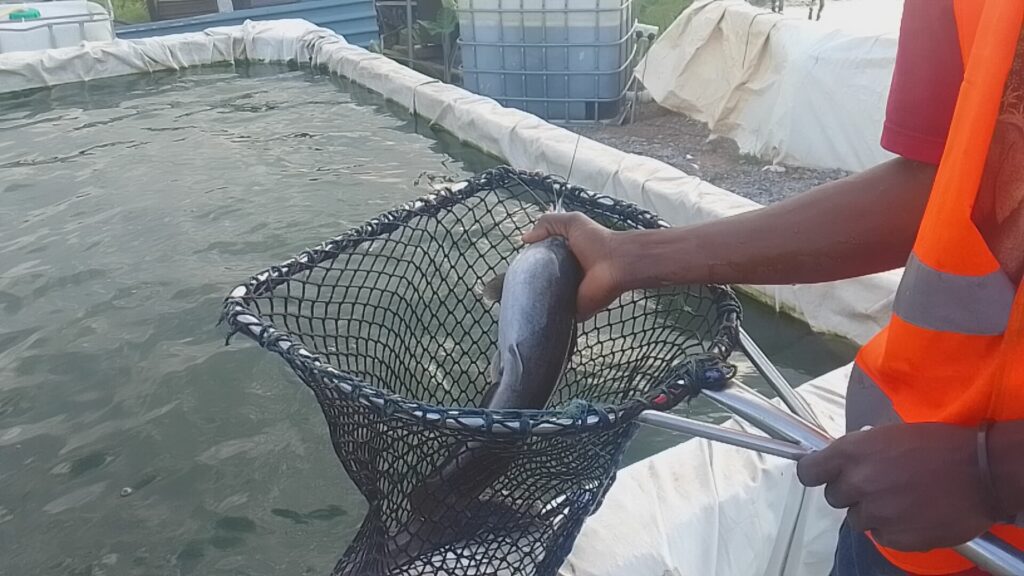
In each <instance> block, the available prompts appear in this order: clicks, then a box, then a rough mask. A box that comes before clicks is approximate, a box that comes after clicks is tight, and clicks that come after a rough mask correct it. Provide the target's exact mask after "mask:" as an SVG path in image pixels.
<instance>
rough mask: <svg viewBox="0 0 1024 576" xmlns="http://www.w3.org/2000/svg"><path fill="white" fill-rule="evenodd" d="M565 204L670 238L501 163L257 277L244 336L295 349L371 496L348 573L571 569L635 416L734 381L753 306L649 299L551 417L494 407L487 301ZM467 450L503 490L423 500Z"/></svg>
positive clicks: (605, 341) (578, 360) (598, 324)
mask: <svg viewBox="0 0 1024 576" xmlns="http://www.w3.org/2000/svg"><path fill="white" fill-rule="evenodd" d="M527 187H528V188H529V189H527ZM556 197H558V198H561V199H562V202H563V205H564V206H565V208H566V209H567V210H578V211H582V212H584V213H586V214H587V215H589V216H590V217H592V218H594V219H595V220H597V221H598V222H601V223H602V224H604V225H606V226H608V227H610V228H615V229H636V228H657V227H663V226H666V224H665V223H664V222H662V221H660V220H658V219H657V218H656V217H655V216H654V215H652V214H651V213H649V212H646V211H644V210H642V209H639V208H638V207H636V206H635V205H632V204H628V203H625V202H621V201H618V200H614V199H611V198H609V197H605V196H600V195H596V194H592V193H589V192H587V191H585V190H582V189H580V188H578V187H574V186H570V185H568V184H566V183H564V182H562V181H561V180H558V179H556V178H553V177H549V176H543V175H538V174H532V173H526V172H517V171H514V170H512V169H509V168H498V169H495V170H490V171H488V172H485V173H483V174H481V175H479V176H477V177H475V178H472V179H470V180H468V181H467V182H465V183H462V184H461V185H458V186H454V187H452V189H450V190H446V191H442V192H438V193H436V194H434V195H431V196H428V197H426V198H423V199H420V200H418V201H416V202H413V203H410V204H408V205H406V206H403V207H401V208H398V209H396V210H392V211H390V212H387V213H385V214H383V215H381V216H380V217H378V218H376V219H374V220H372V221H370V222H368V223H366V224H365V225H363V226H361V227H359V228H356V229H354V230H351V231H349V232H347V233H345V234H342V235H341V236H339V237H337V238H334V239H332V240H330V241H328V242H325V243H324V244H322V245H320V246H318V247H317V248H315V249H312V250H308V251H305V252H303V253H302V254H300V255H299V256H298V257H297V258H295V259H293V260H290V261H289V262H287V263H285V264H283V265H281V266H278V267H274V268H270V269H268V270H266V271H264V272H262V273H260V274H257V275H256V276H254V277H252V279H250V281H249V282H248V283H247V284H245V285H243V286H240V287H238V288H236V289H235V290H234V291H233V292H232V294H231V295H230V296H229V297H228V299H227V300H226V301H225V308H224V318H225V320H226V321H227V322H228V323H229V325H230V327H231V329H232V332H233V333H234V332H242V333H244V334H246V335H248V336H250V337H252V338H254V339H255V340H256V341H257V342H259V343H260V344H261V345H262V346H264V347H265V348H267V349H269V350H271V351H273V352H276V353H278V354H279V355H281V356H282V357H283V358H284V359H285V360H286V361H287V362H288V363H289V364H290V366H291V367H292V368H293V369H294V370H295V372H296V373H297V374H298V376H299V377H300V378H301V379H302V381H303V382H305V383H306V384H307V385H308V386H309V387H310V388H311V389H312V390H313V392H314V394H315V395H316V398H317V401H318V402H319V404H320V407H321V408H322V410H323V413H324V416H325V417H326V420H327V424H328V427H329V429H330V434H331V440H332V442H333V444H334V448H335V452H336V453H337V455H338V457H339V458H340V459H341V462H342V464H343V465H344V467H345V470H346V471H347V472H348V474H349V475H350V477H351V478H352V480H353V481H354V483H355V484H356V486H358V488H359V490H360V491H361V492H362V494H363V495H364V496H365V497H366V500H367V502H368V505H369V510H368V512H367V515H366V518H365V519H364V521H363V524H362V526H361V528H360V530H359V532H358V534H357V536H356V537H355V539H354V540H353V542H352V543H351V545H350V546H349V548H348V550H347V551H346V552H345V554H344V556H343V557H342V559H341V560H340V561H339V562H338V564H337V566H336V567H335V571H334V574H345V575H360V576H362V575H367V576H378V575H379V576H384V575H388V576H391V575H397V574H410V575H412V574H415V575H420V574H446V575H453V576H461V575H470V574H473V575H477V574H508V575H516V576H518V575H532V574H537V575H548V574H554V573H555V571H556V570H557V568H558V567H559V566H560V565H561V563H562V562H563V560H564V559H565V557H566V555H567V554H568V552H569V550H570V549H571V547H572V544H573V541H574V539H575V537H576V535H577V534H578V532H579V530H580V527H581V526H582V523H583V521H584V519H585V518H586V517H587V516H588V515H589V514H591V513H592V512H593V511H594V510H596V508H597V507H598V506H599V504H600V500H601V498H602V497H603V495H604V493H605V491H606V490H607V488H608V487H609V486H610V485H611V482H612V479H613V478H614V475H615V471H616V469H617V466H618V463H619V460H620V458H621V456H622V453H623V451H624V449H625V446H626V444H627V443H628V441H629V439H630V438H631V436H632V434H633V433H634V432H635V429H636V423H635V422H634V417H635V416H636V415H637V414H638V413H639V412H640V411H642V410H644V409H648V408H652V407H654V408H657V409H665V408H668V407H670V406H672V405H674V404H675V403H676V402H678V401H679V400H680V399H681V398H682V397H683V396H685V395H686V394H687V386H688V385H690V384H693V383H695V382H697V383H700V382H703V383H705V384H706V383H708V382H707V381H709V380H711V381H714V380H719V381H720V380H723V379H726V378H729V377H731V374H732V370H731V367H730V366H729V365H728V364H727V359H728V356H729V354H730V352H731V351H732V348H733V345H734V343H735V338H736V326H737V322H738V316H739V305H738V303H737V301H736V299H735V297H734V295H733V294H732V293H731V292H730V291H729V290H728V289H726V288H722V287H714V286H697V287H691V288H688V289H685V290H666V291H657V292H633V293H629V294H626V295H624V296H622V297H621V298H620V299H619V300H618V301H617V302H616V303H615V304H614V305H613V306H612V307H610V308H609V309H608V310H606V311H604V312H602V313H601V314H598V315H597V316H596V317H594V318H592V319H591V320H589V321H587V322H586V323H585V324H583V325H582V326H581V327H580V331H579V336H578V345H577V348H576V351H575V353H574V355H573V357H572V358H571V360H570V363H569V366H568V368H567V370H566V373H565V375H564V377H563V378H562V380H561V382H560V383H559V384H558V385H557V387H556V388H555V391H554V393H553V394H552V398H551V401H550V402H549V404H548V407H547V409H545V410H532V411H514V410H505V411H495V410H483V409H478V408H476V406H478V405H479V403H480V402H481V400H482V396H483V393H484V391H485V389H486V388H487V387H488V385H489V362H490V359H491V356H492V354H493V351H494V349H495V347H496V339H497V308H498V306H499V305H492V304H488V303H486V302H485V301H484V300H483V299H481V298H480V297H479V296H478V295H477V294H478V290H479V288H480V286H481V284H482V283H483V282H484V281H486V280H487V279H489V278H490V277H491V276H493V275H494V274H495V273H496V272H500V271H503V270H504V268H505V267H507V265H508V263H509V262H510V260H511V259H512V257H513V256H514V255H515V254H516V253H517V250H518V249H519V248H520V243H519V237H520V235H521V234H522V233H523V232H525V231H526V230H528V229H529V228H530V227H531V226H532V223H533V222H534V221H535V220H536V218H538V217H539V216H540V215H541V214H542V213H543V212H544V211H546V210H547V208H548V205H549V204H550V203H551V202H552V201H553V200H554V199H555V198H556ZM458 450H472V451H475V453H479V454H481V455H483V456H481V458H480V459H478V460H477V462H478V463H480V462H483V463H484V464H480V465H479V469H475V470H474V469H467V470H463V471H461V474H463V477H465V478H469V479H470V482H472V481H473V480H474V479H476V480H479V481H480V482H485V483H486V486H485V489H484V490H483V491H482V492H474V493H473V496H472V497H471V498H466V497H465V496H464V494H463V495H460V494H453V492H458V491H457V490H454V489H448V490H445V489H438V490H436V491H435V492H434V493H432V494H430V495H429V498H427V499H426V500H424V499H423V498H416V499H415V501H416V504H415V505H413V503H412V502H411V499H410V494H412V493H414V492H415V491H416V490H417V488H420V489H421V490H422V488H421V487H422V486H423V485H424V479H425V478H427V477H428V476H429V475H430V474H431V473H432V472H434V471H435V470H437V469H438V467H439V466H441V465H442V463H444V462H445V461H446V459H447V458H449V457H450V455H451V454H453V453H454V452H455V451H458Z"/></svg>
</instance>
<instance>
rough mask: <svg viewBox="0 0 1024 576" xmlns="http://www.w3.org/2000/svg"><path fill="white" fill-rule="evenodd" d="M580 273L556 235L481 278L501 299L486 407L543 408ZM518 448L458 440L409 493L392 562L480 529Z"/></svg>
mask: <svg viewBox="0 0 1024 576" xmlns="http://www.w3.org/2000/svg"><path fill="white" fill-rule="evenodd" d="M582 279H583V271H582V268H581V266H580V264H579V261H578V260H577V259H576V257H575V255H574V254H573V252H572V250H571V249H570V247H569V243H568V241H567V240H566V239H565V238H563V237H561V236H551V237H548V238H546V239H544V240H542V241H540V242H536V243H533V244H529V245H527V246H526V247H524V248H523V249H522V250H521V251H520V253H519V254H518V255H516V257H515V258H514V259H513V260H512V262H511V264H510V265H509V267H508V270H507V271H506V272H505V273H503V274H499V275H497V276H495V277H494V278H493V279H491V280H490V281H488V282H487V283H486V284H485V285H484V287H483V290H482V296H483V298H484V300H486V301H492V302H497V303H498V304H499V314H498V337H497V349H496V351H495V353H494V356H493V358H492V361H491V365H490V371H489V372H490V381H491V383H490V386H488V388H487V389H486V391H485V393H484V394H483V397H482V399H481V400H480V402H479V406H480V407H481V408H487V409H490V410H504V409H510V410H511V409H517V410H539V409H542V408H544V407H545V406H546V405H547V403H548V401H549V400H550V399H551V395H552V393H553V392H554V389H555V386H556V385H557V384H558V382H559V380H560V379H561V378H562V374H563V373H564V372H565V369H566V367H567V366H568V363H569V360H570V358H571V357H572V355H573V352H574V351H575V348H576V340H577V328H576V327H577V323H576V295H577V292H578V290H579V285H580V282H581V281H582ZM521 451H522V445H521V443H518V442H517V441H516V440H514V439H513V440H510V442H508V443H506V444H499V443H497V442H494V441H491V442H488V443H486V444H484V443H482V442H474V441H464V442H461V443H459V444H458V445H456V446H455V447H453V448H452V449H451V450H450V451H449V454H448V456H447V457H446V458H445V460H443V461H442V462H441V464H440V465H439V466H437V467H436V468H435V469H434V471H433V472H431V473H430V474H428V476H427V478H426V479H425V480H424V481H423V482H421V483H420V484H419V485H417V486H416V487H415V488H414V489H413V490H412V491H411V493H410V494H409V496H408V499H409V502H410V505H411V507H412V512H413V514H412V515H411V518H412V520H411V522H410V523H409V525H407V526H405V529H404V530H402V533H400V535H398V537H397V538H392V539H391V541H390V542H389V545H388V546H387V548H389V550H388V555H389V556H390V557H391V559H392V561H396V560H401V559H405V560H406V561H408V560H412V559H413V558H416V557H417V556H418V555H420V554H422V553H424V552H427V551H429V550H432V549H437V548H439V547H440V546H443V545H445V544H447V543H451V542H452V541H454V540H456V539H462V538H466V537H467V536H468V534H467V533H468V532H472V531H473V530H475V529H479V528H482V527H483V525H484V524H486V522H487V521H488V519H486V518H484V519H474V518H475V516H476V514H475V512H476V511H479V510H482V509H486V507H487V506H488V505H487V504H486V503H485V502H482V501H481V496H483V494H484V493H485V492H486V491H487V489H488V488H490V487H491V486H493V484H494V483H495V482H496V481H497V480H498V478H500V477H501V476H502V475H503V474H505V473H506V472H507V471H508V469H509V468H510V467H511V465H512V464H513V462H514V461H515V460H516V458H517V457H518V456H519V455H520V454H521ZM492 505H493V504H492ZM491 516H492V520H493V515H491ZM481 522H483V523H484V524H481ZM474 527H475V528H474Z"/></svg>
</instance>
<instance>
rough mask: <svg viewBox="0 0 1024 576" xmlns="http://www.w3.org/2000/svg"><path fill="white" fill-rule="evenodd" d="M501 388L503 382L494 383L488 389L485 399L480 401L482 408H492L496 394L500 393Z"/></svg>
mask: <svg viewBox="0 0 1024 576" xmlns="http://www.w3.org/2000/svg"><path fill="white" fill-rule="evenodd" d="M499 386H501V382H492V383H491V385H490V386H488V387H487V391H486V392H484V399H483V400H481V401H480V407H481V408H490V406H491V401H492V400H494V394H495V393H496V392H497V391H498V387H499Z"/></svg>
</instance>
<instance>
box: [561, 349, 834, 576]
mask: <svg viewBox="0 0 1024 576" xmlns="http://www.w3.org/2000/svg"><path fill="white" fill-rule="evenodd" d="M849 377H850V366H845V367H843V368H840V369H838V370H835V371H833V372H830V373H828V374H825V375H824V376H822V377H820V378H817V379H816V380H812V381H811V382H808V383H807V384H804V385H803V386H801V387H800V390H799V392H800V394H802V395H803V396H804V398H806V399H807V401H808V402H809V403H810V405H811V406H812V407H813V409H814V412H815V415H816V416H817V417H818V419H819V420H820V421H821V422H822V424H823V425H824V426H825V428H826V429H827V430H828V431H829V432H830V433H831V434H833V435H841V434H842V433H843V430H844V428H845V422H846V418H845V414H844V410H843V407H844V405H845V396H846V381H847V380H848V379H849ZM727 425H728V426H730V427H734V428H740V429H742V430H746V431H748V432H756V429H754V428H753V427H750V426H748V425H746V424H745V423H741V422H738V421H735V420H733V421H730V422H729V423H728V424H727ZM842 519H843V513H842V512H840V511H838V510H834V509H832V508H830V507H829V506H828V504H827V503H826V502H825V498H824V496H822V489H820V488H816V489H813V490H805V489H804V488H803V487H802V486H801V485H800V483H799V481H798V480H797V479H796V467H795V466H794V464H793V463H792V462H788V461H785V460H782V459H780V458H776V457H774V456H763V455H759V454H754V453H752V452H749V451H747V450H743V449H741V448H734V447H732V446H725V445H722V444H716V443H713V442H708V441H706V440H691V441H689V442H684V443H682V444H680V445H678V446H676V447H674V448H670V449H668V450H665V451H664V452H660V453H658V454H657V455H655V456H652V457H650V458H647V459H646V460H641V461H640V462H637V463H636V464H633V465H632V466H628V467H626V468H624V469H623V470H621V471H620V472H619V475H618V477H617V478H616V480H615V484H614V485H613V486H612V489H611V490H610V491H609V494H608V497H607V499H605V502H604V505H603V506H601V508H600V509H599V510H598V511H597V513H595V514H594V516H593V517H591V519H590V520H589V521H588V522H587V523H586V524H585V525H584V526H583V530H582V531H581V532H580V537H579V539H578V540H577V541H576V546H575V547H574V548H573V552H572V555H571V556H570V557H569V559H568V560H567V561H566V563H565V564H564V565H563V566H562V569H561V571H560V572H559V576H620V575H624V574H629V575H636V576H824V575H825V574H828V573H829V570H831V568H832V560H833V557H834V552H835V545H836V541H837V536H838V530H839V524H840V523H841V522H842Z"/></svg>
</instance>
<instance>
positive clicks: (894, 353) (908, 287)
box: [847, 0, 1024, 575]
mask: <svg viewBox="0 0 1024 576" xmlns="http://www.w3.org/2000/svg"><path fill="white" fill-rule="evenodd" d="M954 10H955V12H956V20H957V29H958V33H959V35H960V45H961V49H962V52H963V54H964V82H963V85H962V87H961V91H960V97H959V99H958V101H957V106H956V111H955V113H954V116H953V122H952V125H951V128H950V133H949V137H948V139H947V142H946V148H945V151H944V153H943V158H942V162H941V163H940V165H939V169H938V172H937V175H936V178H935V184H934V185H933V188H932V193H931V197H930V198H929V201H928V206H927V208H926V210H925V215H924V219H923V220H922V222H921V229H920V231H919V232H918V237H917V241H916V242H915V244H914V250H913V254H912V256H911V257H910V259H909V261H908V262H907V267H906V270H905V272H904V275H903V279H902V281H901V283H900V288H899V291H898V292H897V295H896V299H895V301H894V302H893V314H892V317H891V319H890V322H889V324H888V325H887V326H886V327H885V329H883V330H882V331H881V332H880V333H879V334H878V335H877V336H875V338H873V339H872V340H871V341H870V342H869V343H868V344H867V345H865V346H864V348H862V349H861V351H860V353H859V354H858V355H857V361H856V366H855V369H854V371H853V375H852V376H851V379H850V385H849V388H848V392H847V429H848V430H857V429H860V428H862V427H864V426H868V425H870V426H880V425H885V424H893V423H900V422H946V423H952V424H963V425H976V424H977V423H978V422H981V421H982V420H985V419H994V420H1015V419H1024V290H1022V289H1021V288H1020V287H1018V286H1015V285H1014V284H1013V282H1012V281H1011V280H1010V278H1009V277H1008V276H1007V275H1006V274H1005V273H1004V272H1003V270H1002V269H1001V268H1000V266H999V262H998V261H997V260H996V258H995V256H994V255H993V253H992V251H991V250H990V249H989V248H988V245H987V244H986V242H985V239H984V238H983V237H982V235H981V233H980V232H979V230H978V229H977V227H976V226H975V225H974V222H973V220H972V211H973V208H974V203H975V199H976V197H977V196H978V191H979V188H980V186H981V183H982V182H983V176H984V172H985V169H986V160H987V158H988V153H989V148H990V144H991V142H992V135H993V133H994V132H995V128H996V125H997V122H998V121H999V118H1000V114H1007V113H1010V112H1012V114H1013V116H1014V117H1016V116H1018V115H1019V116H1022V117H1024V109H1021V110H1016V109H1014V110H1011V111H1009V112H1008V111H1007V110H1004V109H1003V108H1004V105H1005V102H1004V98H1003V95H1004V88H1005V87H1006V86H1007V85H1008V84H1009V85H1012V86H1013V87H1014V93H1017V92H1022V93H1024V62H1018V63H1016V64H1015V63H1014V58H1015V56H1016V55H1017V54H1018V52H1020V53H1021V54H1024V49H1022V50H1018V43H1019V42H1020V40H1021V25H1022V22H1024V0H954ZM1022 48H1024V45H1022ZM1021 58H1024V56H1022V57H1021ZM1011 69H1012V70H1013V74H1011ZM1021 108H1024V105H1022V106H1021ZM1020 162H1021V163H1024V152H1022V156H1021V159H1020ZM996 186H998V184H997V185H996ZM996 190H999V188H996ZM992 532H993V533H995V534H997V535H999V536H1001V537H1003V538H1004V539H1006V540H1007V541H1008V542H1010V543H1011V544H1013V545H1014V546H1017V547H1019V548H1021V549H1024V530H1021V529H1020V528H1015V527H1011V526H1002V525H1000V526H995V527H993V528H992ZM879 550H880V551H881V553H882V554H883V555H884V556H886V558H888V559H889V561H891V562H892V563H893V564H895V565H897V566H899V567H900V568H902V569H904V570H906V571H908V572H911V573H914V574H922V575H940V574H953V573H956V572H961V571H964V570H967V569H969V568H971V563H970V562H968V561H967V560H966V559H964V558H963V557H962V556H960V555H958V554H956V553H955V552H953V551H952V550H933V551H931V552H925V553H902V552H898V551H894V550H889V549H886V548H884V547H881V546H879Z"/></svg>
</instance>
